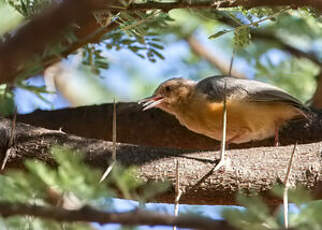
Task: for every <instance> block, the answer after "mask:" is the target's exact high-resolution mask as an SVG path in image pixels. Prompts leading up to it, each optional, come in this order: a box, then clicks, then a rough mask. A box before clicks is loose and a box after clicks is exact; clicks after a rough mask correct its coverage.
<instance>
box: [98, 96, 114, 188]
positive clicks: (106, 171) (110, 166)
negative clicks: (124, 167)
mask: <svg viewBox="0 0 322 230" xmlns="http://www.w3.org/2000/svg"><path fill="white" fill-rule="evenodd" d="M112 129H113V137H112V139H113V152H112V163H111V164H110V165H109V166H108V168H107V169H106V170H105V172H104V174H103V176H102V177H101V179H100V181H99V183H102V181H103V180H105V178H106V177H107V176H108V175H109V174H110V172H111V171H112V169H113V167H114V165H115V163H116V103H115V98H114V100H113V128H112Z"/></svg>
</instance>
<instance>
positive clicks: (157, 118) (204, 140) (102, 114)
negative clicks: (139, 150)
mask: <svg viewBox="0 0 322 230" xmlns="http://www.w3.org/2000/svg"><path fill="white" fill-rule="evenodd" d="M117 119H118V127H117V133H118V142H122V143H131V144H137V145H146V146H159V147H170V148H177V149H195V150H200V149H203V150H207V149H208V150H209V149H211V150H218V149H219V148H220V143H219V142H218V141H216V140H213V139H211V138H208V137H206V136H203V135H200V134H197V133H194V132H191V131H189V130H188V129H186V128H185V127H183V126H182V125H180V124H179V122H178V121H177V119H176V118H175V117H174V116H171V115H168V114H167V113H165V112H163V111H161V110H159V109H151V110H148V111H144V112H143V111H142V107H141V106H140V105H138V104H137V103H118V104H117ZM17 120H18V121H22V122H26V123H29V124H32V125H35V126H40V127H45V128H48V129H55V130H58V129H60V128H62V129H63V130H64V131H65V132H68V133H72V134H75V135H78V136H83V137H89V138H98V139H104V140H108V141H112V124H111V122H110V121H112V120H113V104H103V105H95V106H83V107H78V108H68V109H62V110H55V111H40V110H38V111H35V112H33V113H31V114H26V115H18V117H17ZM320 120H321V116H320V115H317V116H316V117H315V118H313V120H312V122H311V123H309V124H306V121H305V120H302V121H301V120H300V121H294V122H291V123H290V125H288V126H286V127H285V128H284V129H282V130H281V132H280V143H281V145H289V144H294V143H295V142H298V143H299V144H301V143H302V144H303V143H312V142H318V141H322V123H321V122H320ZM138 134H139V135H138ZM273 144H274V140H273V139H267V140H264V141H256V142H250V143H245V144H239V145H236V144H231V145H230V148H250V147H257V146H273Z"/></svg>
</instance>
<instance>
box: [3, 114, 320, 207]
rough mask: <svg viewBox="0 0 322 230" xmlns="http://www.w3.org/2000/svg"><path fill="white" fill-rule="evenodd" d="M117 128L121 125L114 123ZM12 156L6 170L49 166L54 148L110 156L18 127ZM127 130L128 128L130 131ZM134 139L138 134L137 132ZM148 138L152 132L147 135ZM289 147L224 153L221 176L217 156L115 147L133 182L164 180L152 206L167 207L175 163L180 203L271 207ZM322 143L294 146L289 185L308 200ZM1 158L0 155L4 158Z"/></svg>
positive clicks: (64, 137) (97, 159)
mask: <svg viewBox="0 0 322 230" xmlns="http://www.w3.org/2000/svg"><path fill="white" fill-rule="evenodd" d="M118 124H120V121H119V123H118ZM10 127H11V122H10V121H9V120H6V119H2V120H0V152H1V153H5V152H6V148H7V143H8V140H9V138H10V135H9V133H8V130H10ZM16 127H17V128H16V137H15V145H14V150H15V152H14V154H12V155H11V156H12V157H11V158H9V160H8V164H7V167H9V168H10V167H15V168H17V167H21V166H22V161H23V160H24V159H26V158H37V159H39V160H42V161H46V162H48V163H50V164H54V161H53V159H52V158H51V156H50V154H49V153H48V148H49V147H50V146H51V145H53V144H61V145H64V146H71V147H73V148H75V149H78V150H80V151H83V152H85V153H86V156H87V157H86V161H87V162H88V163H89V164H90V165H92V166H94V167H99V168H101V169H105V168H106V166H107V164H108V162H109V160H110V158H111V156H112V143H110V142H106V141H100V140H95V139H85V138H81V137H76V136H72V135H68V134H65V133H62V132H60V131H51V130H47V129H43V128H36V127H33V126H28V125H25V124H23V123H19V122H18V123H17V126H16ZM130 130H131V128H130V127H128V131H129V132H130ZM135 136H136V137H137V138H139V137H140V132H138V133H136V134H135ZM150 136H153V132H151V133H150ZM173 140H175V138H173ZM292 147H293V146H285V147H279V148H274V147H262V148H254V149H242V150H241V149H238V150H230V151H228V153H227V154H228V157H229V158H230V159H231V164H230V166H229V167H227V168H226V170H225V171H216V172H214V173H213V172H211V169H212V168H213V165H214V162H213V159H214V158H215V157H217V158H218V153H215V152H214V151H210V152H199V151H198V152H193V151H185V152H184V151H178V150H173V149H165V148H148V147H143V146H141V147H140V146H135V145H126V144H119V145H118V149H117V160H118V161H119V162H120V163H122V164H123V165H135V166H136V167H137V174H136V176H137V178H140V179H141V180H143V181H144V182H146V183H149V182H157V181H164V180H169V182H170V185H171V188H172V189H171V190H169V191H168V192H167V193H164V194H161V195H159V196H158V197H155V198H154V201H158V202H168V203H172V202H173V200H174V196H175V192H174V187H175V171H176V170H175V159H178V160H179V161H180V172H179V173H180V188H181V189H182V190H184V195H183V196H182V197H181V200H180V202H181V203H189V204H226V205H233V204H234V205H236V204H237V202H236V200H235V198H236V194H237V192H239V191H243V192H245V193H246V194H251V193H253V192H257V193H260V194H261V195H262V196H263V198H264V199H265V200H266V202H267V203H268V204H270V205H276V204H278V203H279V202H280V200H279V199H277V198H272V196H271V194H270V191H271V189H272V187H273V186H274V185H276V184H278V183H279V182H280V181H282V180H283V178H284V177H285V173H286V168H287V165H288V162H289V158H290V153H291V150H292ZM321 147H322V142H319V143H314V144H307V145H299V146H298V148H297V152H296V159H295V160H294V164H293V174H292V177H291V178H292V180H294V181H290V182H291V183H295V184H297V185H299V184H300V185H303V186H304V187H306V188H308V189H309V190H310V191H311V192H312V195H313V196H314V197H315V198H316V199H318V198H322V197H321V196H322V193H321V189H322V187H321V182H322V175H321V174H322V159H321V153H320V151H321ZM3 157H4V156H2V159H3Z"/></svg>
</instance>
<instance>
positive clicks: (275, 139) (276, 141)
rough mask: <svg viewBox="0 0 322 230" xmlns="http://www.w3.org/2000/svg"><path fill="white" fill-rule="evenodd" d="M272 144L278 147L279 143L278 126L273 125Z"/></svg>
mask: <svg viewBox="0 0 322 230" xmlns="http://www.w3.org/2000/svg"><path fill="white" fill-rule="evenodd" d="M274 145H275V147H278V146H279V145H280V142H279V126H276V127H275V138H274Z"/></svg>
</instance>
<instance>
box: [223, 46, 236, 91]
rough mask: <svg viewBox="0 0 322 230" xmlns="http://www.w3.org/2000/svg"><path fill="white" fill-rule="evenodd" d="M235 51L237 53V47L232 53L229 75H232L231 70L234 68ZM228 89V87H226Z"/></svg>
mask: <svg viewBox="0 0 322 230" xmlns="http://www.w3.org/2000/svg"><path fill="white" fill-rule="evenodd" d="M235 53H236V49H235V48H233V53H232V55H231V59H230V65H229V72H228V75H229V76H231V72H232V70H233V64H234V59H235ZM225 89H226V87H225Z"/></svg>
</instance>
